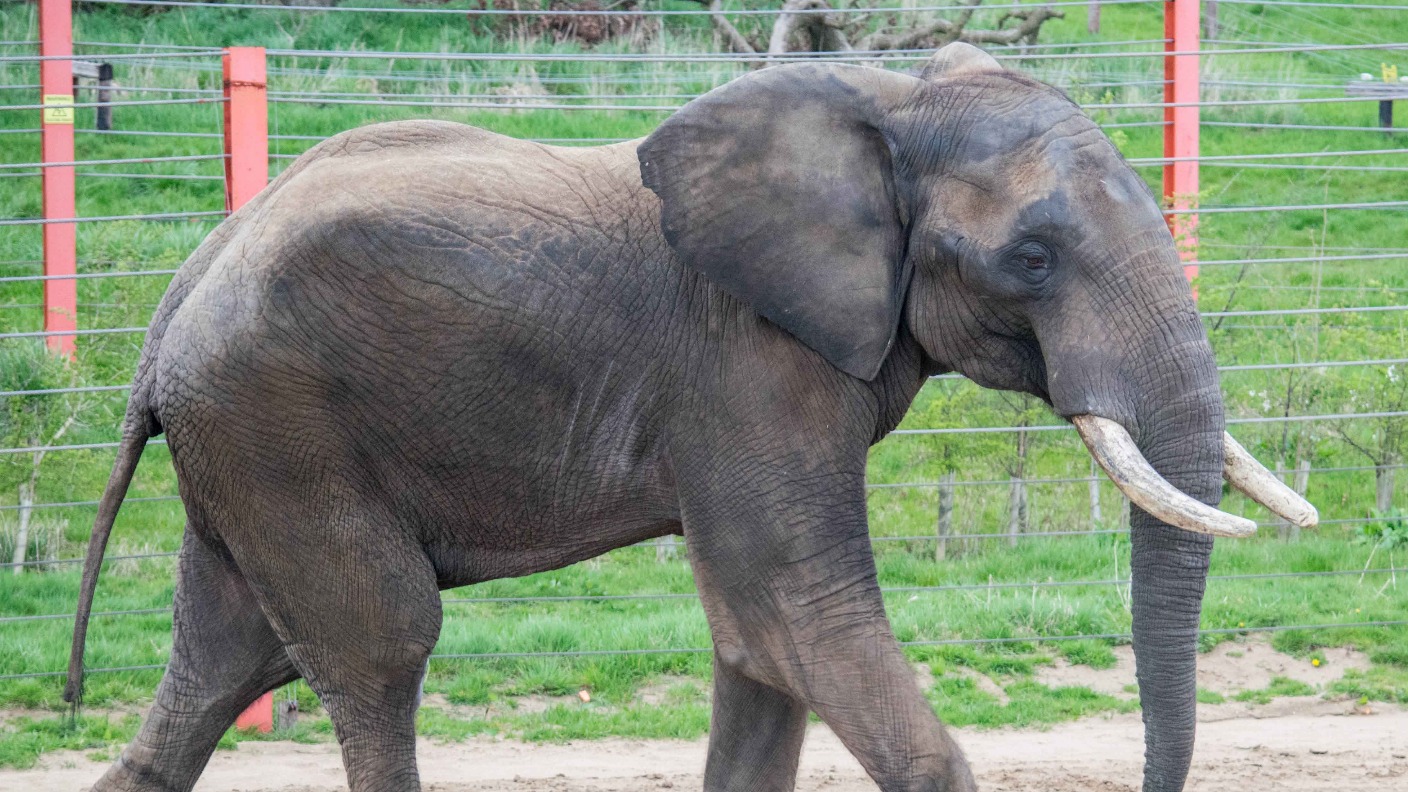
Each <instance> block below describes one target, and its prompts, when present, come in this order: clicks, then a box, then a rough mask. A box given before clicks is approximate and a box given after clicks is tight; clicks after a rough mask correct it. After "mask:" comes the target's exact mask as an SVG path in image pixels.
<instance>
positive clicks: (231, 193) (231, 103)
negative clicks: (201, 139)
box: [224, 47, 269, 213]
mask: <svg viewBox="0 0 1408 792" xmlns="http://www.w3.org/2000/svg"><path fill="white" fill-rule="evenodd" d="M224 71H225V208H226V210H228V211H229V212H231V213H233V212H234V211H235V210H237V209H239V208H240V207H241V206H244V205H245V203H247V202H248V201H249V200H250V199H251V198H253V197H254V196H256V195H258V194H259V191H260V190H262V189H264V188H265V187H266V186H267V185H268V184H269V105H268V98H267V95H266V90H267V85H266V78H265V74H266V68H265V64H264V48H263V47H230V48H229V49H227V50H225V58H224Z"/></svg>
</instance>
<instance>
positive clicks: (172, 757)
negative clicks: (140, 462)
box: [94, 530, 298, 792]
mask: <svg viewBox="0 0 1408 792" xmlns="http://www.w3.org/2000/svg"><path fill="white" fill-rule="evenodd" d="M175 606H176V607H175V611H176V613H175V619H174V628H173V636H172V638H173V640H172V647H171V660H170V662H169V664H168V665H167V667H166V674H165V676H163V677H162V680H161V685H160V686H159V687H158V688H157V693H156V703H155V704H153V705H152V708H151V711H150V712H149V713H148V714H147V717H146V719H145V720H144V721H143V723H142V728H141V730H140V731H139V732H138V733H137V737H136V739H134V740H133V741H132V744H131V745H129V746H127V748H126V750H124V751H123V752H122V756H121V758H119V759H118V760H117V762H116V763H115V764H113V766H112V767H111V768H109V769H108V771H107V774H106V775H104V776H103V777H102V779H101V780H99V781H98V783H97V785H96V786H95V787H94V789H95V790H103V792H109V791H112V792H117V791H119V790H120V791H121V792H138V790H141V792H186V791H187V790H189V789H190V788H191V787H192V786H194V785H195V783H196V778H197V777H199V776H200V773H201V770H203V769H204V768H205V764H206V762H207V761H208V760H209V759H210V754H211V753H212V752H213V751H214V750H215V744H216V743H217V742H219V741H220V737H221V736H222V735H223V734H224V733H225V730H226V729H228V728H229V727H230V724H232V723H233V722H234V720H235V717H236V716H237V715H238V714H239V713H240V712H241V711H242V710H244V709H245V708H246V707H248V706H249V705H250V704H251V703H252V702H253V701H254V700H255V699H256V698H258V697H259V696H261V695H263V694H264V693H265V692H267V691H268V690H270V689H272V688H274V687H277V686H278V685H281V684H284V683H286V682H290V681H292V680H294V679H297V678H298V673H297V672H296V671H295V670H294V667H293V664H292V663H291V662H289V658H288V654H287V653H286V652H285V651H284V648H283V645H282V644H281V643H280V642H279V639H278V636H277V635H275V633H274V630H273V628H272V627H271V626H270V625H269V622H268V620H267V619H266V618H265V617H264V613H263V612H262V611H261V610H260V609H259V605H258V603H257V602H256V601H255V598H254V594H253V592H252V591H251V590H250V588H249V585H248V583H247V582H246V581H245V580H244V578H243V577H241V576H240V574H239V573H238V572H237V571H236V570H235V569H234V568H233V567H232V566H231V565H230V563H229V561H228V559H226V558H222V557H221V556H220V555H219V553H218V552H217V551H216V550H215V549H214V548H213V547H211V546H209V545H207V544H206V542H205V541H204V540H202V539H201V538H200V537H198V536H196V535H195V534H194V533H192V532H191V531H189V530H188V531H187V532H186V536H185V539H184V541H183V543H182V546H181V555H180V560H179V566H178V573H177V582H176V602H175Z"/></svg>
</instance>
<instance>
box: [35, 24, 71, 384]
mask: <svg viewBox="0 0 1408 792" xmlns="http://www.w3.org/2000/svg"><path fill="white" fill-rule="evenodd" d="M39 55H40V57H42V58H46V59H52V60H41V61H40V62H39V93H40V96H41V99H40V102H41V104H43V105H44V109H43V110H41V111H40V115H41V117H40V129H41V130H42V131H41V132H40V144H39V145H40V157H39V159H40V160H41V161H42V162H44V163H46V164H45V167H43V168H42V171H43V176H42V179H43V184H44V196H43V207H44V219H45V220H47V221H50V222H47V223H45V224H44V230H43V232H42V233H43V235H44V274H45V275H46V276H48V277H51V278H52V277H53V276H64V275H74V274H75V273H76V272H77V271H78V227H77V226H76V225H75V224H74V223H72V222H53V221H55V220H69V219H71V218H73V217H75V216H76V214H77V212H76V211H75V201H74V179H73V166H72V165H67V166H62V167H54V166H52V165H48V163H51V162H73V160H74V156H73V61H72V60H71V58H72V56H73V9H72V6H71V5H70V0H39ZM77 329H78V281H77V280H74V279H73V278H60V279H57V280H46V281H44V331H45V332H46V333H62V332H64V331H66V330H77ZM45 339H46V343H47V344H48V347H49V350H50V351H51V352H54V353H56V354H60V355H63V356H65V357H67V358H70V359H72V358H73V357H74V351H75V344H74V341H75V336H71V335H51V336H46V337H45Z"/></svg>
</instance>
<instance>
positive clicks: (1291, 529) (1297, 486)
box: [1276, 459, 1310, 542]
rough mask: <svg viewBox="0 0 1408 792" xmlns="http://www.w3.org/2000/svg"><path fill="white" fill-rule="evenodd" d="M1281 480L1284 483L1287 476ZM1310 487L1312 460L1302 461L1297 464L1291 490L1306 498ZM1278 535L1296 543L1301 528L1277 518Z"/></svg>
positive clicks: (1283, 476)
mask: <svg viewBox="0 0 1408 792" xmlns="http://www.w3.org/2000/svg"><path fill="white" fill-rule="evenodd" d="M1279 478H1280V479H1281V480H1282V481H1284V480H1285V479H1286V477H1285V475H1282V476H1280V477H1279ZM1309 486H1310V460H1309V459H1302V460H1300V461H1298V462H1296V471H1295V476H1294V478H1292V479H1291V489H1294V490H1295V491H1296V494H1298V495H1302V496H1304V495H1305V490H1306V488H1308V487H1309ZM1276 534H1277V535H1278V536H1280V537H1281V538H1282V539H1284V540H1286V541H1288V542H1295V541H1298V540H1299V539H1300V526H1299V525H1293V524H1292V523H1290V522H1288V521H1286V520H1283V519H1281V518H1279V517H1278V518H1276Z"/></svg>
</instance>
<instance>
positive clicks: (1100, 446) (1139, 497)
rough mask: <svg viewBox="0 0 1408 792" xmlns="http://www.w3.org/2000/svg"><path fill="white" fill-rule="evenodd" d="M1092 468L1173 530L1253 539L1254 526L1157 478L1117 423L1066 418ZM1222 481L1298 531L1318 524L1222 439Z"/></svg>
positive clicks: (1303, 505) (1307, 508) (1305, 505)
mask: <svg viewBox="0 0 1408 792" xmlns="http://www.w3.org/2000/svg"><path fill="white" fill-rule="evenodd" d="M1071 423H1073V424H1075V427H1076V431H1077V432H1079V433H1080V438H1081V440H1083V441H1085V446H1086V448H1088V449H1090V455H1091V456H1092V457H1094V458H1095V462H1096V464H1098V465H1100V467H1101V469H1103V470H1104V471H1105V473H1106V474H1107V475H1109V477H1110V480H1111V481H1113V482H1114V483H1115V486H1117V487H1119V488H1120V491H1121V492H1123V493H1124V494H1125V497H1127V498H1129V500H1130V502H1131V503H1133V504H1134V505H1136V506H1138V507H1139V508H1141V509H1143V510H1144V511H1146V512H1148V513H1149V514H1150V515H1151V516H1153V517H1155V518H1157V519H1159V520H1162V521H1164V522H1166V523H1168V524H1169V525H1172V526H1174V527H1175V528H1182V529H1183V530H1185V531H1192V532H1194V533H1201V534H1211V535H1213V536H1232V537H1243V536H1250V535H1252V534H1254V533H1256V523H1254V522H1252V521H1251V520H1248V519H1246V518H1245V517H1238V516H1236V515H1233V514H1228V513H1227V512H1224V511H1222V510H1220V509H1216V508H1213V507H1212V506H1208V505H1207V504H1205V503H1202V502H1201V501H1198V500H1196V499H1194V498H1192V497H1190V496H1188V495H1186V494H1184V493H1183V492H1182V491H1181V490H1179V489H1178V488H1177V487H1175V486H1173V485H1172V484H1170V483H1169V482H1168V481H1167V480H1166V479H1165V478H1164V477H1163V476H1160V475H1159V474H1158V472H1157V471H1156V470H1154V467H1153V466H1152V465H1150V464H1149V462H1148V460H1146V459H1145V458H1144V455H1143V454H1142V453H1140V451H1139V448H1138V447H1137V446H1136V445H1135V443H1134V439H1133V438H1131V437H1130V436H1129V432H1127V431H1125V429H1124V427H1123V426H1121V425H1120V424H1119V423H1117V422H1115V421H1112V420H1110V419H1108V418H1101V417H1099V416H1096V415H1077V416H1074V417H1072V418H1071ZM1222 443H1223V463H1222V477H1223V478H1224V479H1226V480H1227V482H1228V483H1229V484H1231V485H1232V486H1233V487H1236V488H1237V489H1238V490H1240V491H1241V492H1242V493H1243V494H1245V495H1247V497H1249V498H1251V499H1252V500H1254V501H1256V502H1257V503H1260V504H1261V505H1262V506H1265V507H1266V508H1267V509H1269V510H1270V511H1271V512H1272V513H1274V514H1276V515H1277V516H1279V517H1282V518H1284V519H1285V520H1287V521H1288V522H1290V523H1292V524H1294V525H1298V526H1300V527H1302V528H1310V527H1313V526H1314V525H1315V524H1316V523H1318V522H1319V521H1320V515H1319V513H1318V512H1317V511H1316V510H1315V507H1314V506H1312V505H1310V503H1309V502H1308V501H1306V500H1305V499H1304V498H1302V497H1301V496H1299V495H1297V494H1296V493H1295V491H1294V490H1292V489H1291V488H1290V487H1287V486H1286V485H1285V484H1283V483H1282V482H1281V481H1280V480H1278V479H1277V478H1276V476H1275V475H1273V474H1272V473H1271V471H1269V470H1267V469H1266V468H1265V467H1263V466H1262V464H1261V463H1260V462H1258V461H1256V459H1255V458H1253V457H1252V455H1251V454H1249V453H1248V452H1247V450H1246V449H1245V448H1243V447H1242V445H1241V444H1240V443H1238V442H1237V441H1236V440H1234V439H1232V436H1231V435H1229V434H1226V433H1224V434H1223V438H1222Z"/></svg>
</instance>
